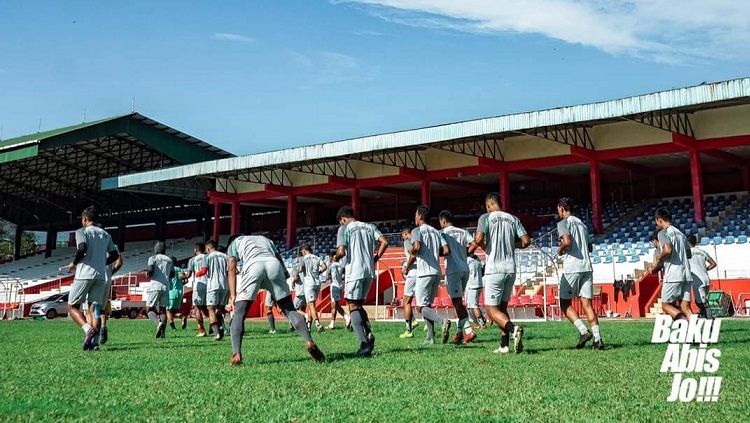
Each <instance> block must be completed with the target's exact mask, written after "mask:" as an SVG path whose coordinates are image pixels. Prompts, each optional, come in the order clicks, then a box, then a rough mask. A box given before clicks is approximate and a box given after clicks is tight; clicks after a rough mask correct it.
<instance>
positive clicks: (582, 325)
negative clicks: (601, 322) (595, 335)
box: [573, 319, 594, 335]
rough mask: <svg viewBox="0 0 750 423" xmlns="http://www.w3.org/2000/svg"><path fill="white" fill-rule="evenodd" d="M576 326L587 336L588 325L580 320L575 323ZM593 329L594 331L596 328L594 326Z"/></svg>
mask: <svg viewBox="0 0 750 423" xmlns="http://www.w3.org/2000/svg"><path fill="white" fill-rule="evenodd" d="M573 324H574V325H576V329H578V332H580V333H581V335H586V332H588V331H589V330H588V329H586V325H585V324H584V323H583V320H581V319H578V320H576V321H575V322H573ZM591 329H592V330H593V329H594V327H593V326H592V327H591Z"/></svg>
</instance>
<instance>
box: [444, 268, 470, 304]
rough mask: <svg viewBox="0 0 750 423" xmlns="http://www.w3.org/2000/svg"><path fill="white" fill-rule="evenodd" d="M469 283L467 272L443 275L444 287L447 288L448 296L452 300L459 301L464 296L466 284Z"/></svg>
mask: <svg viewBox="0 0 750 423" xmlns="http://www.w3.org/2000/svg"><path fill="white" fill-rule="evenodd" d="M468 283H469V272H468V271H466V272H454V273H451V274H448V275H445V286H446V288H448V295H450V297H451V298H452V299H457V298H458V299H460V298H461V297H462V296H463V295H464V290H465V289H466V284H468Z"/></svg>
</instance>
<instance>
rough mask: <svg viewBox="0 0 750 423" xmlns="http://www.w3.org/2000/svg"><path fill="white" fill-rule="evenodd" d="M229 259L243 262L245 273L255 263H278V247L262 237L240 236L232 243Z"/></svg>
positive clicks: (228, 252)
mask: <svg viewBox="0 0 750 423" xmlns="http://www.w3.org/2000/svg"><path fill="white" fill-rule="evenodd" d="M227 254H228V255H229V257H234V258H235V259H237V260H240V261H242V263H243V267H242V270H243V271H245V270H246V269H248V268H249V267H250V266H251V265H252V264H253V263H256V262H261V261H278V260H279V259H278V257H276V246H275V245H274V244H273V242H271V240H270V239H268V238H266V237H264V236H260V235H250V236H239V237H237V238H235V240H234V241H232V245H230V246H229V250H228V251H227Z"/></svg>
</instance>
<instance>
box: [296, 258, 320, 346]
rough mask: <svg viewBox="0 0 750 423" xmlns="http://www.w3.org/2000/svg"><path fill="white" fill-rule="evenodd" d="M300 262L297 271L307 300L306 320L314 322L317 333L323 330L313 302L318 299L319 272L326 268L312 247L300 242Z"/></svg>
mask: <svg viewBox="0 0 750 423" xmlns="http://www.w3.org/2000/svg"><path fill="white" fill-rule="evenodd" d="M299 252H300V255H301V257H300V262H299V265H298V267H297V271H298V272H299V274H300V275H301V276H302V285H303V287H304V291H305V301H306V302H307V317H308V320H309V321H311V322H314V323H315V329H316V330H317V332H318V333H320V332H322V331H323V326H321V325H320V318H319V316H318V309H317V307H316V305H315V303H316V302H317V301H318V295H319V294H320V272H325V270H326V269H327V268H328V267H327V266H326V264H325V263H323V262H322V261H321V260H320V257H318V256H316V255H315V254H313V250H312V247H310V246H309V245H307V244H302V245H301V246H300V248H299Z"/></svg>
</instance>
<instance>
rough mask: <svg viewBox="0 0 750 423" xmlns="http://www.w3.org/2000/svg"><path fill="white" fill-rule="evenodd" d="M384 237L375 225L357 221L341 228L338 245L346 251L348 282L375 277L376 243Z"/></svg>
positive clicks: (337, 238)
mask: <svg viewBox="0 0 750 423" xmlns="http://www.w3.org/2000/svg"><path fill="white" fill-rule="evenodd" d="M382 236H383V234H381V233H380V231H379V230H378V228H376V227H375V225H372V224H370V223H365V222H359V221H357V220H352V221H351V222H349V223H348V224H347V225H342V226H340V227H339V231H338V234H337V235H336V245H337V246H339V247H340V246H342V245H343V246H344V248H345V249H346V280H348V281H356V280H359V279H372V278H374V277H375V260H374V255H375V241H377V240H378V239H379V238H380V237H382Z"/></svg>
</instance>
